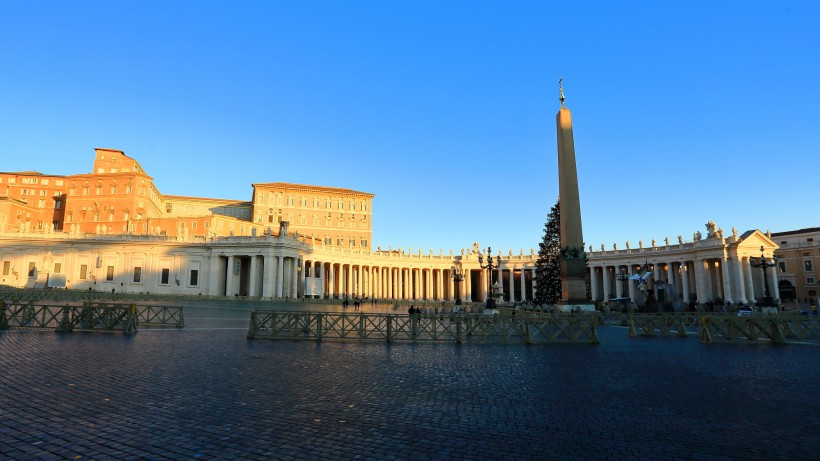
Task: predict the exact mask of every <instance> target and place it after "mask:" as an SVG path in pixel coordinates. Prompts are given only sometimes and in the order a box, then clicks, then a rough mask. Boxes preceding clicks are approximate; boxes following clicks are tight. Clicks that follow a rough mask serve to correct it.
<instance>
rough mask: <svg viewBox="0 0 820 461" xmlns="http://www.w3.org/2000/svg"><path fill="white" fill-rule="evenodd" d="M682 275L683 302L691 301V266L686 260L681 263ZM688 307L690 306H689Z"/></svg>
mask: <svg viewBox="0 0 820 461" xmlns="http://www.w3.org/2000/svg"><path fill="white" fill-rule="evenodd" d="M680 276H681V293H683V302H685V303H687V304H688V303H689V267H688V266H687V265H686V261H683V262H682V263H681V267H680ZM687 309H688V306H687Z"/></svg>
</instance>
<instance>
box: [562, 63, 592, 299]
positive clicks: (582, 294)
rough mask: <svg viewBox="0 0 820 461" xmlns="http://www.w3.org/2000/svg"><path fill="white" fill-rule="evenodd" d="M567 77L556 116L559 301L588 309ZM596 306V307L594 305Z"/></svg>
mask: <svg viewBox="0 0 820 461" xmlns="http://www.w3.org/2000/svg"><path fill="white" fill-rule="evenodd" d="M563 80H564V79H563V77H562V78H561V79H560V80H558V92H559V99H560V100H561V109H560V110H559V111H558V115H556V116H555V119H556V123H557V125H558V202H559V208H560V210H561V218H560V220H559V221H560V223H559V227H560V230H561V301H560V303H559V304H561V305H563V306H567V307H571V308H572V309H573V310H575V309H576V308H580V309H583V310H587V309H588V307H590V306H589V301H588V300H587V295H586V263H585V255H584V233H583V230H582V229H581V199H580V197H579V195H578V172H577V170H576V168H575V141H574V140H573V137H572V114H571V113H570V111H569V109H567V108H566V106H564V100H565V99H566V97H565V96H564V86H563ZM593 309H594V307H593Z"/></svg>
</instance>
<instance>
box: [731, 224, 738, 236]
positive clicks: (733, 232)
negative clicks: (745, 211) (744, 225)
mask: <svg viewBox="0 0 820 461" xmlns="http://www.w3.org/2000/svg"><path fill="white" fill-rule="evenodd" d="M732 238H737V229H736V228H735V226H732Z"/></svg>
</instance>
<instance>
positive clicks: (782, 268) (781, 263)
mask: <svg viewBox="0 0 820 461" xmlns="http://www.w3.org/2000/svg"><path fill="white" fill-rule="evenodd" d="M777 270H778V272H786V262H785V261H779V262H778V263H777Z"/></svg>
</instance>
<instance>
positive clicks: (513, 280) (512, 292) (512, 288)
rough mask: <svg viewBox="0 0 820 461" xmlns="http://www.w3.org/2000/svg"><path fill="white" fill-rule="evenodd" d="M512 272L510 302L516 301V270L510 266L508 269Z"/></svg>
mask: <svg viewBox="0 0 820 461" xmlns="http://www.w3.org/2000/svg"><path fill="white" fill-rule="evenodd" d="M508 271H509V273H510V302H511V303H514V302H515V270H514V269H513V268H512V267H510V268H509V269H508Z"/></svg>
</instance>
